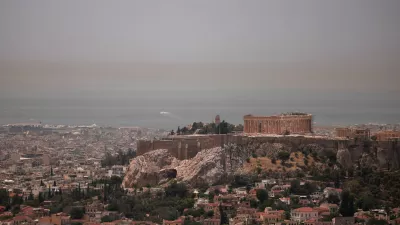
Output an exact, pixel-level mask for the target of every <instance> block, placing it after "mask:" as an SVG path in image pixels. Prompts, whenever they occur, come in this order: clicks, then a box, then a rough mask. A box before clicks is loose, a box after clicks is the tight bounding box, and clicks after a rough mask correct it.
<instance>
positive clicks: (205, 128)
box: [170, 120, 243, 135]
mask: <svg viewBox="0 0 400 225" xmlns="http://www.w3.org/2000/svg"><path fill="white" fill-rule="evenodd" d="M199 129H200V130H199ZM197 130H199V132H198V133H199V134H229V133H232V132H234V131H237V132H239V131H243V125H241V124H239V125H237V126H235V125H233V124H230V123H227V122H225V120H223V121H222V122H221V123H220V124H219V125H217V124H215V123H208V124H204V123H203V122H194V123H193V124H192V128H191V129H188V128H187V127H183V128H180V127H178V129H177V130H176V132H175V131H173V130H172V131H171V133H170V134H171V135H174V134H177V135H188V134H193V133H195V132H196V131H197Z"/></svg>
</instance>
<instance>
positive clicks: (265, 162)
mask: <svg viewBox="0 0 400 225" xmlns="http://www.w3.org/2000/svg"><path fill="white" fill-rule="evenodd" d="M296 153H297V157H296V156H295V155H296ZM296 153H294V152H292V153H291V154H290V158H293V160H294V161H292V160H290V159H289V160H288V161H286V164H292V166H291V167H290V168H289V167H285V166H283V165H282V164H281V160H276V163H275V164H274V163H272V162H271V159H270V158H268V157H257V158H250V162H249V163H247V162H246V163H245V164H244V165H243V169H244V171H246V172H256V171H257V166H258V165H260V167H261V169H262V171H268V170H272V171H283V168H284V167H285V170H286V171H295V170H297V169H298V166H301V167H302V166H305V165H304V158H305V156H304V155H303V153H301V152H296ZM307 160H308V166H310V165H312V164H314V159H313V158H312V157H311V156H307ZM299 169H300V168H299Z"/></svg>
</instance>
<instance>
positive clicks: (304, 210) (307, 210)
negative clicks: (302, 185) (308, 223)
mask: <svg viewBox="0 0 400 225" xmlns="http://www.w3.org/2000/svg"><path fill="white" fill-rule="evenodd" d="M293 211H295V212H314V211H316V210H314V209H313V208H311V207H301V208H298V209H294V210H293Z"/></svg>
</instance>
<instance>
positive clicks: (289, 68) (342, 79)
mask: <svg viewBox="0 0 400 225" xmlns="http://www.w3.org/2000/svg"><path fill="white" fill-rule="evenodd" d="M399 12H400V1H399V0H330V1H327V0H302V1H298V0H291V1H289V0H286V1H285V0H240V1H239V0H197V1H194V0H168V1H166V0H158V1H156V0H142V1H134V0H129V1H119V0H115V1H103V0H86V1H82V0H65V1H54V0H35V1H25V0H0V63H1V64H0V94H1V95H2V96H34V95H40V94H43V95H48V94H49V93H52V94H54V95H57V94H60V93H61V94H60V95H62V94H63V93H71V92H72V91H71V89H73V90H75V91H78V92H79V91H80V92H79V93H81V92H84V91H89V92H90V91H93V92H95V91H99V90H100V91H109V92H110V93H111V92H115V91H129V90H133V89H137V90H153V89H161V90H182V91H185V90H190V89H195V90H203V89H208V90H220V89H224V90H247V91H251V90H255V89H257V90H262V89H281V90H282V89H295V88H299V89H315V90H325V89H326V90H347V91H349V90H356V91H376V92H385V91H391V92H395V93H400V87H399V86H400V85H399V84H400V41H399V40H400V13H399ZM210 83H211V84H210ZM43 86H46V90H43Z"/></svg>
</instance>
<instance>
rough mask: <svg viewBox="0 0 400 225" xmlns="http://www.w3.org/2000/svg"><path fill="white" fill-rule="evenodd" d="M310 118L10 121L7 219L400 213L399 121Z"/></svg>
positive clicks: (175, 220)
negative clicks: (151, 124)
mask: <svg viewBox="0 0 400 225" xmlns="http://www.w3.org/2000/svg"><path fill="white" fill-rule="evenodd" d="M304 115H306V116H307V117H308V119H307V121H308V124H307V122H306V123H298V122H297V121H298V119H299V118H302V117H304ZM270 120H273V121H281V122H278V124H277V123H273V122H271V121H270ZM249 121H254V122H249ZM262 121H266V122H262ZM311 121H312V115H308V114H297V113H296V114H282V115H278V116H271V117H254V116H250V115H246V116H244V126H243V125H232V124H229V123H227V122H225V121H220V117H219V116H217V117H216V118H215V120H214V122H212V123H202V122H194V123H193V124H190V125H187V126H179V127H178V129H177V130H175V131H174V130H172V131H163V130H155V129H145V128H138V127H121V128H112V127H97V126H96V125H92V126H64V125H59V126H51V125H43V124H41V123H27V124H9V125H4V126H3V127H2V130H1V137H0V148H1V155H0V160H1V161H0V166H1V173H0V177H1V180H2V181H1V182H2V184H1V185H2V187H1V188H2V189H1V190H0V191H1V192H0V193H1V196H0V199H1V201H0V210H1V214H0V219H1V224H4V225H12V224H40V225H47V224H56V225H66V224H74V225H78V224H82V225H95V224H105V225H111V224H209V225H217V224H218V225H219V224H232V225H238V224H286V225H288V224H307V225H317V224H320V225H329V224H332V225H337V224H398V223H399V222H400V221H399V220H400V219H397V218H398V217H400V214H399V213H400V212H399V204H400V195H399V193H398V190H399V189H398V187H399V186H398V185H400V174H399V173H398V170H397V169H398V168H399V166H400V163H399V162H400V155H398V150H399V149H400V148H399V145H398V144H397V140H398V139H399V138H400V131H397V125H373V124H369V125H357V126H352V127H336V128H333V127H331V128H327V127H323V128H313V125H312V122H311ZM301 126H302V128H304V129H302V128H301ZM251 127H254V129H253V128H251ZM278 128H279V129H278ZM314 130H315V131H314ZM387 143H390V144H389V145H390V146H391V147H386V146H387ZM174 146H175V147H174ZM386 148H388V149H386ZM360 149H361V150H360ZM357 151H360V152H358V153H357ZM228 161H229V162H228ZM226 167H230V169H227V168H226Z"/></svg>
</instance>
